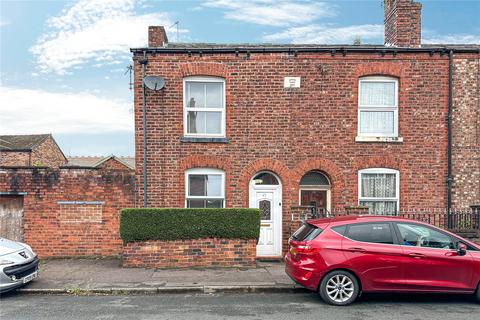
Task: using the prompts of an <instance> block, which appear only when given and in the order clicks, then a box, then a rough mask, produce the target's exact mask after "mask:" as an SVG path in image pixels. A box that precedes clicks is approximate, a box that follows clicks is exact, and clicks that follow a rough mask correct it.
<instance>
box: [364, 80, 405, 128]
mask: <svg viewBox="0 0 480 320" xmlns="http://www.w3.org/2000/svg"><path fill="white" fill-rule="evenodd" d="M358 91H359V92H358V136H360V137H397V136H398V80H397V79H395V78H389V77H364V78H361V79H360V81H359V85H358Z"/></svg>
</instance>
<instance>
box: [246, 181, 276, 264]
mask: <svg viewBox="0 0 480 320" xmlns="http://www.w3.org/2000/svg"><path fill="white" fill-rule="evenodd" d="M281 194H282V193H281V188H280V186H279V185H276V186H266V185H261V186H255V185H254V186H252V187H251V189H250V208H259V209H260V215H261V221H260V239H259V240H258V244H257V256H259V257H278V256H281V255H282V207H281V199H282V197H281Z"/></svg>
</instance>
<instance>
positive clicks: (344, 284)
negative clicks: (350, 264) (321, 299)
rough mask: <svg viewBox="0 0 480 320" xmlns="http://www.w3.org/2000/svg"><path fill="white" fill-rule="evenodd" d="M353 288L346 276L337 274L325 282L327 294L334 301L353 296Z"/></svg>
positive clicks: (345, 299)
mask: <svg viewBox="0 0 480 320" xmlns="http://www.w3.org/2000/svg"><path fill="white" fill-rule="evenodd" d="M354 290H355V288H354V285H353V282H352V279H350V278H349V277H348V276H346V275H343V274H339V275H334V276H333V277H331V278H330V279H329V280H328V282H327V287H326V291H327V295H328V297H329V298H330V299H332V300H333V301H335V302H340V303H342V302H345V301H347V300H348V299H350V298H351V297H352V296H353V292H354Z"/></svg>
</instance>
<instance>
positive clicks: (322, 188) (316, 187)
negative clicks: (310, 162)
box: [298, 170, 332, 211]
mask: <svg viewBox="0 0 480 320" xmlns="http://www.w3.org/2000/svg"><path fill="white" fill-rule="evenodd" d="M310 171H316V170H310ZM310 171H307V172H306V173H305V174H307V173H309V172H310ZM319 173H321V174H323V175H324V176H325V178H327V181H328V186H327V185H307V184H304V185H301V184H299V188H298V205H299V206H300V205H302V191H303V190H305V191H308V190H312V191H327V199H326V201H327V210H328V211H330V210H332V201H331V199H332V190H331V189H332V183H331V182H330V178H328V176H327V175H326V174H324V173H322V172H320V171H319ZM302 177H303V176H302Z"/></svg>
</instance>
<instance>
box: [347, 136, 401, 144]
mask: <svg viewBox="0 0 480 320" xmlns="http://www.w3.org/2000/svg"><path fill="white" fill-rule="evenodd" d="M355 142H389V143H402V142H403V137H359V136H357V137H355Z"/></svg>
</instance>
